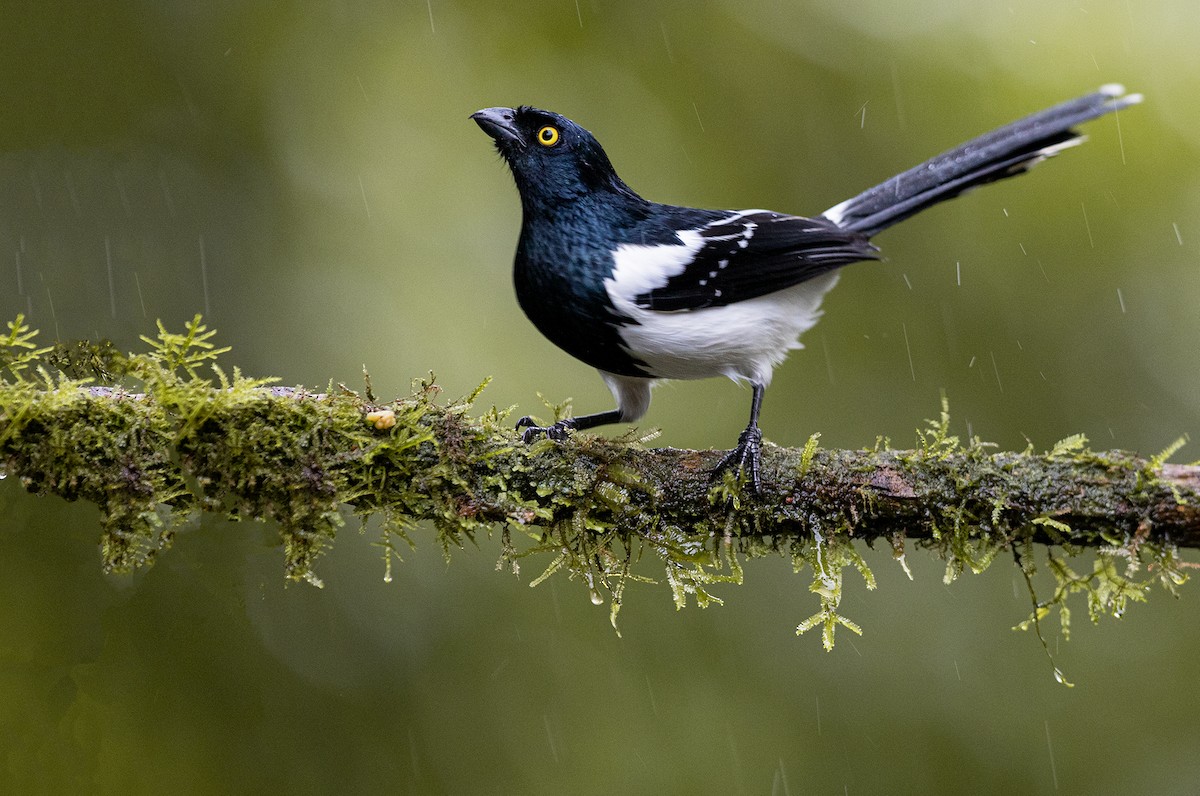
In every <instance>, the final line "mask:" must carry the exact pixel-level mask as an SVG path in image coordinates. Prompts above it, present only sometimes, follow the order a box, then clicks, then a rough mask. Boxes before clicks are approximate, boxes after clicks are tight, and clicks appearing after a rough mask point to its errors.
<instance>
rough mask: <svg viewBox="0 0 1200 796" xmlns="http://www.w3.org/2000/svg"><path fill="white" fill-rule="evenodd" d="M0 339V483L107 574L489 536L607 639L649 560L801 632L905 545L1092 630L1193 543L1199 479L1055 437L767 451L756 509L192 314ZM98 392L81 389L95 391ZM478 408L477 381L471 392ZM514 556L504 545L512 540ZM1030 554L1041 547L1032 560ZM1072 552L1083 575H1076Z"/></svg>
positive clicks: (1198, 471)
mask: <svg viewBox="0 0 1200 796" xmlns="http://www.w3.org/2000/svg"><path fill="white" fill-rule="evenodd" d="M8 327H9V331H8V335H7V337H4V336H3V335H0V472H2V473H6V474H8V475H10V476H14V477H16V478H17V479H19V480H20V482H21V483H22V484H23V485H24V486H25V487H26V488H27V489H28V490H29V491H31V492H34V493H36V494H56V495H59V496H61V497H64V498H66V499H68V500H75V499H84V500H88V501H91V502H93V503H95V504H96V505H97V506H98V507H99V509H100V514H101V522H100V525H101V538H102V542H101V550H102V555H103V562H104V566H105V568H106V569H108V570H113V571H123V570H128V569H130V568H133V567H137V566H141V565H143V564H146V563H148V562H150V561H151V560H152V559H153V557H154V556H155V555H156V554H157V553H158V552H159V551H161V550H163V549H165V548H167V547H168V546H169V545H170V543H171V541H172V531H173V529H174V528H175V527H177V525H178V524H179V522H180V521H181V520H182V519H183V518H185V517H187V516H189V515H192V514H193V513H195V512H198V511H205V512H217V513H221V514H223V515H225V516H228V517H230V518H232V519H251V518H252V519H266V520H272V521H274V522H275V523H277V524H278V527H279V531H280V535H281V539H282V544H283V548H284V554H285V561H286V571H287V574H288V576H289V577H292V578H297V579H307V580H310V581H312V582H314V583H319V581H317V579H316V576H315V575H314V570H313V567H314V562H315V561H316V559H317V558H318V556H319V555H320V553H321V551H322V550H324V549H325V548H326V547H328V546H329V545H330V544H332V542H333V539H334V536H335V532H336V531H337V529H338V527H339V526H340V525H341V524H342V522H343V515H344V513H345V511H346V507H348V509H349V511H351V512H353V513H354V514H356V515H359V516H361V517H363V518H365V517H368V516H378V517H380V518H381V520H382V539H381V544H382V546H383V548H384V551H385V553H384V556H385V560H386V567H387V569H386V572H387V577H390V572H391V566H392V562H393V560H394V559H398V558H399V556H398V554H397V553H398V543H409V544H411V543H412V539H413V530H414V525H415V523H417V522H418V521H429V522H430V523H431V524H432V526H433V529H434V533H435V536H436V539H437V542H438V543H439V544H440V545H441V547H442V549H443V550H444V551H445V552H446V554H447V555H448V554H449V553H450V552H451V551H452V550H454V549H455V548H457V547H461V546H462V545H463V544H464V542H465V541H468V540H474V539H476V538H477V537H479V536H481V535H484V536H498V537H499V539H500V542H501V554H500V566H508V567H511V568H512V569H513V570H514V571H516V570H517V569H518V566H519V563H520V562H521V560H523V559H525V558H528V557H531V556H541V557H543V558H544V559H548V560H549V564H548V566H546V569H545V571H544V573H543V574H542V575H541V576H539V577H538V578H536V579H534V581H533V583H534V585H536V583H538V582H540V581H541V580H542V579H543V578H545V577H547V576H549V575H550V574H551V573H553V572H555V571H557V570H565V571H566V572H567V573H568V574H569V575H570V576H571V577H572V578H577V579H579V580H581V581H582V582H583V583H584V584H585V586H586V588H587V589H588V591H589V593H590V595H591V597H592V599H593V600H594V601H596V602H602V601H603V600H605V599H606V598H607V599H608V600H609V601H610V603H611V605H612V618H613V621H614V626H615V621H616V615H617V612H618V611H619V609H620V605H621V600H622V598H623V595H624V590H625V586H626V585H627V584H628V583H630V582H634V581H645V580H649V578H648V577H647V573H648V572H649V573H652V572H653V567H650V566H648V565H647V563H646V561H645V559H657V560H658V563H659V566H660V567H661V568H662V569H661V570H660V571H662V572H665V575H664V576H663V578H664V579H665V581H666V582H667V584H668V585H669V587H670V589H671V592H672V595H673V597H674V599H675V602H676V604H677V605H678V606H679V607H682V606H684V605H685V604H687V602H688V601H689V598H690V599H692V600H694V601H695V602H697V603H698V604H700V605H702V606H703V605H707V604H709V603H711V602H719V600H717V598H716V597H715V596H714V595H713V594H712V593H711V591H710V589H711V587H712V585H713V584H715V583H723V582H731V583H740V582H741V579H742V576H743V562H744V561H745V560H747V559H751V558H757V557H760V556H764V555H782V556H784V557H786V558H788V559H789V560H790V561H791V562H792V564H793V566H794V568H795V570H796V571H797V572H800V571H802V570H803V571H807V572H808V573H809V574H810V575H811V584H810V589H811V591H812V592H813V593H814V594H816V595H817V599H818V602H819V610H818V611H817V612H816V613H815V614H813V616H811V617H809V618H808V619H807V620H805V621H803V622H801V623H800V625H799V627H798V631H799V632H803V631H804V630H808V629H810V628H818V627H819V628H821V630H822V636H823V640H824V643H825V646H826V647H831V646H832V644H833V641H834V634H835V631H836V628H837V627H839V626H841V627H846V628H849V629H851V630H853V631H855V632H859V631H858V627H857V626H856V625H855V624H854V623H853V622H852V621H850V620H849V619H847V618H846V617H844V616H842V615H841V614H840V613H839V612H838V606H839V603H840V599H841V593H842V573H843V570H845V569H846V568H847V567H849V568H851V569H854V570H857V571H858V572H859V573H860V574H861V576H862V578H863V579H864V581H865V582H866V585H867V586H868V588H873V587H874V577H873V575H872V574H871V571H870V570H869V569H868V567H867V566H866V564H865V563H864V562H863V560H862V558H861V557H860V555H859V553H858V552H857V550H856V548H855V545H854V544H853V543H854V541H856V540H858V541H863V542H866V543H868V544H874V543H875V542H876V541H877V540H880V539H882V540H883V542H884V544H886V545H888V546H889V548H890V549H891V550H892V551H893V552H894V554H895V557H896V558H897V559H898V560H899V561H900V564H901V565H902V566H905V569H907V566H906V565H905V563H904V562H905V553H906V549H907V548H908V547H909V546H915V547H918V548H922V549H926V550H929V551H931V552H932V553H934V554H935V555H937V556H938V557H939V558H940V559H942V560H943V561H944V562H945V564H946V579H947V581H950V580H953V579H954V578H955V577H957V576H958V575H959V574H960V573H962V572H963V571H964V570H966V569H969V570H971V571H973V572H980V571H982V570H983V569H985V568H987V566H988V565H989V564H990V563H991V562H992V561H993V559H994V558H995V557H996V556H997V555H1000V554H1011V555H1013V556H1014V557H1015V560H1016V562H1017V564H1018V566H1020V567H1021V568H1022V570H1023V572H1024V573H1025V574H1026V576H1027V577H1031V576H1032V574H1033V571H1034V568H1035V560H1036V559H1039V558H1040V559H1041V561H1042V562H1044V565H1045V567H1046V569H1047V570H1048V571H1049V572H1050V573H1051V574H1052V575H1053V576H1054V579H1055V589H1054V592H1053V594H1052V595H1051V597H1049V598H1047V599H1042V600H1038V599H1036V598H1034V606H1033V609H1032V614H1031V617H1030V620H1029V621H1030V623H1031V624H1033V625H1037V623H1038V622H1039V621H1040V619H1041V618H1042V616H1044V614H1045V613H1046V612H1047V611H1049V610H1050V609H1051V607H1057V608H1058V609H1059V610H1060V619H1061V620H1062V621H1063V622H1064V627H1069V625H1067V623H1068V622H1069V616H1070V615H1069V611H1068V608H1067V598H1068V597H1069V596H1070V595H1071V594H1073V593H1075V592H1083V593H1084V594H1085V595H1086V598H1087V605H1088V610H1089V613H1090V614H1091V616H1092V618H1093V619H1095V618H1097V617H1099V616H1100V615H1102V614H1105V613H1108V614H1117V615H1119V614H1120V613H1121V612H1123V611H1124V610H1125V607H1126V605H1127V603H1128V602H1129V601H1130V600H1142V599H1144V598H1145V596H1146V593H1147V590H1148V588H1149V587H1150V585H1151V584H1152V583H1153V582H1154V581H1156V580H1157V581H1159V582H1160V583H1162V585H1164V586H1166V587H1167V588H1168V589H1169V590H1171V591H1172V592H1173V591H1174V590H1175V588H1176V586H1178V585H1179V584H1181V583H1182V582H1183V581H1184V580H1185V569H1186V568H1187V566H1188V565H1187V564H1185V563H1184V562H1182V561H1181V559H1180V557H1179V554H1178V550H1179V548H1181V547H1191V548H1195V547H1200V468H1198V467H1196V466H1183V465H1169V464H1166V463H1165V459H1166V457H1167V456H1168V455H1170V453H1172V452H1173V449H1172V450H1168V451H1166V452H1164V454H1163V455H1161V456H1159V457H1154V458H1150V459H1145V458H1139V457H1137V456H1135V455H1133V454H1129V453H1124V452H1120V451H1108V452H1098V451H1092V450H1090V449H1088V448H1087V446H1086V440H1084V439H1083V438H1082V437H1069V438H1067V439H1065V440H1063V441H1062V442H1060V443H1059V444H1058V445H1056V446H1054V448H1052V449H1051V450H1050V451H1047V452H1040V453H1039V452H1035V451H1033V450H1032V449H1030V450H1026V451H1023V452H1021V453H1004V452H997V451H995V450H994V449H993V448H992V446H990V445H988V444H986V443H982V442H980V441H979V440H970V441H968V442H966V443H963V442H961V441H960V440H959V439H958V438H956V437H954V436H952V435H951V434H950V433H949V418H948V415H947V413H946V411H945V407H944V406H943V412H942V415H941V417H940V419H939V420H937V421H931V422H929V423H928V425H927V427H926V428H924V429H922V430H921V431H919V432H918V444H917V446H916V447H915V448H913V449H911V450H894V449H892V448H890V447H889V446H888V445H887V444H886V443H883V442H881V443H879V444H877V445H876V446H875V447H874V448H872V449H867V450H857V451H849V450H825V449H821V448H819V447H818V445H817V436H816V435H814V437H813V438H812V439H811V440H810V441H809V444H807V445H806V446H804V447H803V448H800V449H785V448H778V447H774V446H770V445H768V446H767V447H766V449H765V450H764V452H763V462H762V480H763V487H762V491H761V493H760V494H758V495H750V494H747V493H745V492H743V491H742V490H741V489H740V485H739V484H738V483H736V482H735V481H733V480H732V479H731V478H728V477H727V478H726V480H725V481H723V482H721V483H718V484H712V483H710V480H709V473H710V471H711V470H712V468H713V466H714V465H715V464H716V462H717V460H718V458H719V457H720V455H721V452H720V451H694V450H674V449H651V448H648V447H646V445H645V442H647V441H648V438H647V439H637V438H634V437H632V436H626V437H623V438H620V439H616V440H612V439H605V438H602V437H597V436H593V435H588V434H578V435H576V436H575V437H574V438H573V439H572V440H570V441H569V442H567V443H563V444H559V443H555V442H552V441H541V442H538V443H536V444H534V445H531V446H524V445H521V444H519V443H518V435H517V434H516V433H514V432H513V431H512V429H511V425H512V424H511V420H510V418H509V416H508V412H506V411H498V410H496V409H490V410H486V411H479V410H477V409H476V408H475V404H476V399H477V398H478V394H479V391H476V393H475V394H474V395H471V396H467V397H465V398H463V399H461V400H455V401H443V400H441V399H440V396H439V390H438V388H437V387H436V386H435V385H434V383H433V381H432V379H428V380H422V381H419V382H417V383H416V384H415V387H414V390H413V392H412V394H411V395H409V396H406V397H403V398H399V399H396V400H392V401H379V400H378V399H376V398H375V396H374V395H372V394H371V391H370V387H369V384H368V388H367V390H366V391H365V394H359V393H358V392H355V391H352V390H349V389H347V388H345V387H342V386H340V385H332V384H331V385H329V386H328V387H327V388H326V389H324V390H323V391H322V392H319V393H318V392H313V391H309V390H306V389H302V388H283V387H272V386H269V384H270V382H271V381H273V380H270V379H251V378H247V377H245V376H243V375H242V374H240V373H239V372H238V371H237V370H236V369H235V370H234V371H233V373H232V374H227V373H225V371H224V370H222V369H221V367H220V366H219V365H218V364H217V361H216V360H217V357H218V355H219V354H220V353H222V351H223V350H224V349H216V348H214V346H213V344H212V343H211V339H210V338H211V337H212V334H213V333H212V332H210V331H208V330H207V329H206V328H205V327H204V326H203V324H202V323H201V322H200V319H199V317H197V318H196V319H195V320H194V321H193V322H192V323H191V324H189V325H188V327H187V329H186V330H185V332H184V333H183V334H174V333H171V332H168V331H167V330H165V329H162V328H161V327H160V333H159V335H158V337H157V339H153V340H151V339H149V338H144V339H145V340H146V342H147V344H148V348H147V350H146V351H145V352H144V353H140V354H132V355H129V356H125V355H122V354H120V353H119V352H117V351H115V350H114V349H113V348H112V347H111V346H107V345H104V344H101V345H92V344H87V343H79V344H72V345H66V346H64V345H60V346H57V347H53V348H37V347H36V346H35V344H34V342H33V340H34V336H33V335H34V333H32V332H31V331H30V330H28V329H27V328H26V327H25V326H24V325H23V323H22V319H21V318H18V319H17V320H16V322H14V323H10V324H9V325H8ZM97 380H103V381H105V382H108V384H107V385H106V386H97V385H96V383H95V382H96V381H97ZM480 390H482V387H481V388H480ZM514 538H516V539H518V540H519V543H518V541H514ZM1035 545H1045V546H1046V548H1045V550H1046V552H1045V553H1042V554H1040V556H1039V555H1038V554H1037V553H1038V551H1037V550H1035ZM1085 551H1086V553H1087V555H1088V561H1089V563H1088V564H1087V566H1086V567H1084V568H1083V569H1082V574H1080V572H1077V571H1076V570H1077V569H1079V566H1078V565H1077V564H1076V563H1075V561H1074V559H1077V558H1079V557H1080V556H1081V555H1084V554H1085Z"/></svg>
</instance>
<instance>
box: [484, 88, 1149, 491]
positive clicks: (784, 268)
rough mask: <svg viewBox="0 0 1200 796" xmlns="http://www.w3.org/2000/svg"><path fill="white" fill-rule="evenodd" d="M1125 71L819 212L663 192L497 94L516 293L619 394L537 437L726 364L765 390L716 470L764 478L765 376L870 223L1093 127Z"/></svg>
mask: <svg viewBox="0 0 1200 796" xmlns="http://www.w3.org/2000/svg"><path fill="white" fill-rule="evenodd" d="M1140 101H1141V96H1140V95H1138V94H1126V93H1125V90H1124V88H1123V87H1121V86H1119V85H1115V84H1114V85H1106V86H1102V87H1101V88H1100V89H1099V90H1098V91H1096V92H1095V93H1092V94H1088V95H1087V96H1083V97H1079V98H1078V99H1073V100H1070V101H1068V102H1064V103H1061V104H1059V105H1056V106H1054V107H1052V108H1047V109H1046V110H1043V111H1039V112H1038V113H1035V114H1033V115H1031V116H1027V117H1026V118H1024V119H1021V120H1020V121H1017V122H1013V123H1012V124H1009V125H1007V126H1004V127H1001V128H999V129H997V130H993V131H992V132H990V133H987V134H986V135H982V136H980V137H978V138H976V139H974V140H972V141H968V142H967V143H965V144H963V145H961V146H959V147H956V148H954V149H951V150H950V151H948V152H945V153H943V154H941V155H938V156H937V157H935V158H932V159H931V160H928V161H926V162H925V163H922V164H921V165H919V166H917V167H915V168H912V169H909V170H908V171H906V172H904V173H902V174H899V175H897V176H895V177H892V178H891V179H889V180H887V181H886V182H884V183H881V184H879V185H877V186H875V187H874V188H871V189H869V190H867V191H864V192H863V193H861V194H859V195H858V196H855V197H853V198H851V199H847V200H846V201H844V202H842V203H840V204H838V205H835V206H833V207H831V208H829V209H828V210H826V211H825V212H824V213H822V214H821V215H819V216H817V217H815V218H805V217H802V216H792V215H786V214H783V213H775V212H771V211H769V210H701V209H697V208H691V207H676V206H672V205H664V204H658V203H656V202H651V201H648V200H646V199H643V198H642V197H640V196H639V195H638V194H636V193H634V192H633V190H632V189H630V188H629V186H627V185H626V184H625V183H624V182H622V181H621V178H620V177H618V176H617V173H616V171H615V170H614V169H613V167H612V164H611V163H610V162H609V160H608V156H607V155H605V154H604V150H603V149H602V148H601V147H600V144H599V142H597V141H596V138H595V137H594V136H593V135H592V134H591V133H589V132H588V131H587V130H585V129H583V128H582V127H580V126H579V125H577V124H575V123H574V122H572V121H571V120H570V119H567V118H565V117H563V116H560V115H558V114H556V113H551V112H550V111H544V110H539V109H537V108H531V107H527V106H522V107H518V108H487V109H485V110H481V111H478V112H476V113H474V114H472V116H471V118H472V119H474V120H475V122H476V123H477V124H478V125H479V126H480V127H481V128H482V129H483V131H484V132H485V133H487V134H488V135H489V136H491V137H492V139H493V140H494V141H495V144H496V148H497V149H498V150H499V152H500V155H501V156H502V157H503V159H504V161H505V162H506V163H507V164H508V166H509V168H510V169H511V171H512V174H513V177H514V179H515V180H516V183H517V190H518V191H519V193H520V195H521V207H522V211H523V213H522V215H523V220H522V223H521V235H520V239H519V241H518V243H517V254H516V262H515V268H514V281H515V284H516V291H517V300H518V301H519V302H520V305H521V309H523V310H524V311H525V314H526V315H527V316H529V319H530V320H531V321H533V324H534V325H535V326H536V327H537V328H538V330H540V331H541V332H542V334H544V335H545V336H546V337H548V338H549V339H550V340H551V342H553V343H554V344H555V345H557V346H558V347H559V348H562V349H563V350H564V351H566V352H567V353H568V354H570V355H572V356H574V357H575V358H577V359H580V360H582V361H583V362H586V363H587V364H589V365H591V366H592V367H594V368H596V369H597V370H599V371H600V376H601V378H603V379H604V381H605V383H606V384H607V385H608V388H609V389H610V390H611V391H612V394H613V397H614V398H616V401H617V408H616V409H613V410H610V411H607V412H598V413H596V414H590V415H581V416H577V417H571V418H566V419H563V420H559V421H558V422H556V423H554V424H552V425H550V426H546V427H542V426H538V425H536V424H535V423H534V422H533V421H532V420H531V419H530V418H528V417H524V418H521V420H520V421H519V422H518V424H517V428H518V429H522V428H524V429H525V432H524V435H523V439H524V440H525V441H526V442H530V441H532V440H534V439H536V438H537V437H538V436H540V435H542V434H544V435H546V436H548V437H550V438H551V439H556V440H562V439H565V438H566V436H567V435H568V433H569V432H570V431H572V430H575V429H586V428H593V427H595V426H600V425H605V424H608V423H618V422H620V423H632V422H634V421H636V420H638V419H639V418H641V417H642V416H643V415H644V414H645V413H646V411H647V409H649V407H650V389H651V387H652V386H653V385H654V383H655V382H656V381H658V380H661V379H704V378H709V377H712V376H727V377H728V378H731V379H733V380H735V381H738V382H748V383H749V384H750V387H751V389H752V391H753V395H752V398H751V403H750V422H749V424H748V425H747V426H746V429H745V431H743V432H742V433H741V435H740V436H739V437H738V444H737V447H736V448H734V449H733V450H732V451H730V452H729V453H728V454H727V455H726V456H725V457H724V458H723V459H722V460H721V461H720V463H719V464H718V465H717V468H716V469H715V470H714V474H719V473H721V472H723V471H725V470H728V469H731V468H736V469H735V470H734V471H735V474H737V473H742V474H744V475H745V478H746V480H747V484H748V486H749V488H751V489H754V490H757V489H758V488H759V460H760V453H761V447H762V432H761V431H760V430H759V427H758V415H759V409H760V407H761V406H762V398H763V392H764V391H765V390H766V388H767V386H768V385H769V384H770V383H771V374H772V371H773V370H774V369H775V367H776V366H777V365H779V363H780V362H782V361H783V360H784V358H785V357H786V356H787V354H788V351H789V350H791V349H794V348H799V347H800V343H799V339H798V338H799V336H800V335H801V333H803V332H804V331H806V330H808V329H809V328H811V327H812V326H813V324H815V323H816V322H817V319H818V318H819V317H820V315H821V310H820V305H821V300H822V299H823V298H824V296H825V294H826V293H827V292H828V291H829V290H830V289H831V288H832V287H833V286H834V284H836V283H837V279H838V269H840V268H841V267H842V266H844V265H848V264H850V263H853V262H858V261H862V260H877V259H879V254H878V249H876V247H875V246H873V245H872V244H871V243H870V239H871V237H872V236H874V235H875V234H877V233H878V232H880V231H882V230H884V229H887V228H888V227H890V226H892V225H893V224H896V223H898V222H900V221H903V220H904V219H906V218H908V217H909V216H911V215H913V214H915V213H918V212H920V211H921V210H924V209H925V208H927V207H929V206H931V205H934V204H936V203H938V202H941V201H943V200H945V199H950V198H952V197H955V196H958V195H959V194H961V193H963V192H964V191H967V190H969V189H971V188H974V187H976V186H978V185H983V184H985V183H989V182H994V181H996V180H1000V179H1004V178H1005V177H1011V176H1014V175H1016V174H1021V173H1023V172H1024V171H1026V170H1027V169H1029V168H1030V167H1031V166H1033V165H1034V164H1036V163H1039V162H1041V161H1043V160H1045V159H1046V158H1048V157H1050V156H1052V155H1055V154H1058V153H1059V152H1061V151H1062V150H1064V149H1067V148H1068V147H1072V146H1075V145H1077V144H1079V143H1082V141H1083V140H1084V139H1083V136H1082V135H1080V134H1079V133H1078V132H1076V131H1075V130H1074V129H1073V128H1074V127H1075V125H1078V124H1080V123H1082V122H1086V121H1088V120H1089V119H1094V118H1096V117H1098V116H1102V115H1104V114H1106V113H1111V112H1113V111H1116V110H1119V109H1121V108H1124V107H1126V106H1128V105H1132V104H1134V103H1137V102H1140Z"/></svg>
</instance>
